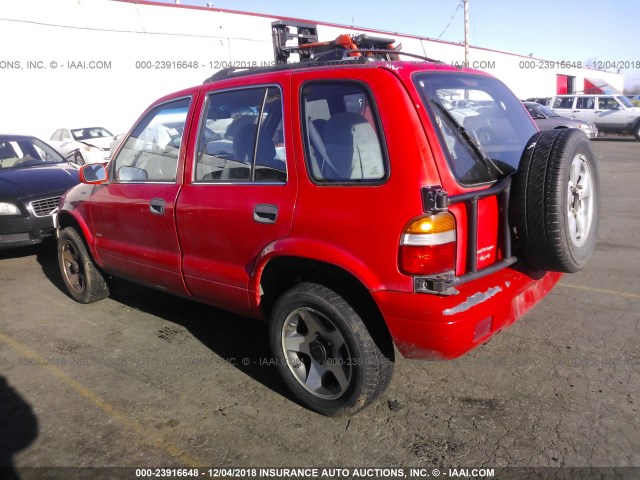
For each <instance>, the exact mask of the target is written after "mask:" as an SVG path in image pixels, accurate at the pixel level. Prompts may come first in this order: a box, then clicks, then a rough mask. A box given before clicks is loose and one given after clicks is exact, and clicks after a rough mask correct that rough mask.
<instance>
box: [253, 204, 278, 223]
mask: <svg viewBox="0 0 640 480" xmlns="http://www.w3.org/2000/svg"><path fill="white" fill-rule="evenodd" d="M277 218H278V207H277V206H275V205H267V204H264V203H259V204H258V205H256V206H255V208H254V209H253V219H254V220H255V221H256V222H258V223H276V219H277Z"/></svg>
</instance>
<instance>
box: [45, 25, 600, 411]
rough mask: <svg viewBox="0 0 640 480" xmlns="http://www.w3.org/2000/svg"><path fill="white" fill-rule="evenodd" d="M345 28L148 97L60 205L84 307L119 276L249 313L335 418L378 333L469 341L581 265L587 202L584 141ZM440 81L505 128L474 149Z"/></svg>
mask: <svg viewBox="0 0 640 480" xmlns="http://www.w3.org/2000/svg"><path fill="white" fill-rule="evenodd" d="M274 25H275V24H274ZM277 25H278V26H282V24H281V23H279V24H277ZM289 27H290V25H287V28H289ZM274 28H276V27H275V26H274ZM305 28H308V25H307V26H305ZM284 33H287V32H284ZM287 37H290V35H284V34H283V35H274V37H273V38H274V43H276V45H275V47H277V48H274V51H275V52H276V54H278V53H280V52H282V50H281V45H278V44H277V42H278V41H279V40H280V39H282V38H287ZM299 37H300V36H299ZM343 37H344V36H343ZM343 37H340V38H341V39H342V38H343ZM298 41H300V39H299V40H298ZM361 41H363V37H352V38H351V39H350V41H349V42H347V43H346V45H348V46H347V47H341V46H340V45H338V44H336V45H334V46H330V47H331V48H330V50H329V51H328V52H327V54H328V55H335V54H337V53H340V52H341V51H342V52H343V53H344V54H345V59H344V60H336V59H333V58H331V59H330V61H328V62H323V61H322V60H321V59H320V60H319V59H318V57H317V56H315V55H314V56H311V58H314V61H313V64H309V63H305V62H304V61H302V62H301V63H300V64H287V65H283V66H282V67H279V68H275V69H274V68H255V69H250V70H245V71H234V70H233V69H227V70H222V71H220V72H218V73H217V74H215V75H213V76H212V77H211V78H209V79H207V81H206V82H205V83H204V84H203V85H198V86H195V87H192V88H189V89H186V90H182V91H179V92H175V93H172V94H170V95H167V96H165V97H163V98H161V99H159V100H157V101H156V102H154V103H153V104H152V105H151V106H150V107H149V108H148V109H147V110H146V111H145V112H144V113H143V114H142V116H141V117H140V119H139V120H138V121H137V122H136V124H135V125H134V127H133V128H132V130H131V131H130V132H129V133H128V134H127V136H126V137H125V139H124V140H123V143H122V145H121V146H120V147H119V148H118V150H117V153H116V154H115V156H114V158H112V159H111V162H110V163H109V164H108V165H107V166H104V165H101V164H94V165H85V166H83V167H82V168H81V179H82V182H83V183H82V184H81V185H79V186H77V187H74V188H73V189H72V190H71V191H69V192H68V193H67V194H65V195H64V197H63V198H62V200H61V204H60V213H59V215H58V217H57V221H58V223H57V227H58V236H59V239H58V259H59V265H60V271H61V274H62V277H63V280H64V283H65V285H66V288H67V290H68V293H69V295H70V296H71V297H72V298H74V299H75V300H77V301H78V302H81V303H91V302H95V301H98V300H101V299H103V298H106V297H107V296H108V295H109V283H108V281H107V280H108V279H109V278H110V277H123V278H127V279H129V280H132V281H134V282H138V283H140V284H143V285H147V286H150V287H153V288H158V289H161V290H162V291H164V292H168V293H173V294H176V295H180V296H183V297H187V298H191V299H194V300H197V301H199V302H204V303H207V304H210V305H214V306H216V307H219V308H223V309H227V310H230V311H233V312H236V313H239V314H242V315H246V316H251V317H255V318H260V319H264V320H265V321H268V322H269V339H270V342H271V349H272V353H273V358H274V363H275V364H276V365H277V368H278V370H279V372H280V374H281V376H282V378H283V381H284V382H285V383H286V385H287V386H288V387H289V388H290V390H291V392H292V393H293V395H295V397H296V398H297V399H298V401H299V402H301V403H302V404H303V405H305V406H307V407H308V408H311V409H313V410H315V411H318V412H321V413H323V414H326V415H339V414H350V413H353V412H354V411H357V410H359V409H361V408H364V407H365V406H366V405H368V404H369V403H370V402H371V401H373V400H374V399H375V398H376V397H378V396H379V395H380V394H381V393H382V392H383V391H384V390H385V389H386V388H387V385H388V384H389V381H390V379H391V375H392V371H393V365H394V355H395V353H394V352H395V349H394V347H395V348H397V351H399V352H400V353H401V354H402V355H404V356H406V357H409V358H423V359H450V358H455V357H458V356H460V355H463V354H464V353H465V352H468V351H469V350H471V349H473V348H475V347H477V346H479V345H481V344H483V343H485V342H486V341H488V340H489V339H490V338H491V337H492V336H493V335H494V334H496V333H497V332H499V331H500V330H502V329H504V328H506V327H508V326H509V325H511V324H512V323H513V322H514V321H516V320H517V319H518V318H520V317H521V316H522V315H524V314H525V313H526V312H527V311H528V310H529V309H530V308H532V307H533V306H534V305H535V304H536V303H537V302H538V301H540V300H541V299H542V298H543V297H544V296H545V295H546V294H547V293H548V292H549V291H550V290H551V289H552V288H553V286H554V285H555V284H556V282H558V280H559V279H560V277H561V275H562V273H561V272H574V271H578V270H580V269H581V268H582V267H583V266H584V265H585V263H586V262H587V260H588V258H589V256H590V255H591V252H592V251H593V248H594V244H595V238H596V229H597V224H598V208H599V207H598V205H599V203H598V198H599V193H598V174H597V164H596V161H595V158H594V155H593V153H592V151H591V147H590V143H589V140H588V139H587V137H586V136H585V135H584V134H583V133H581V132H578V131H576V130H575V129H563V130H552V131H543V132H538V131H537V129H536V126H535V124H534V123H533V120H532V119H531V117H530V116H529V115H528V114H527V113H526V111H525V109H524V108H523V106H522V104H521V103H520V101H519V100H518V99H517V98H516V97H515V96H514V95H513V93H511V92H510V91H509V90H508V88H507V87H506V86H505V85H504V84H503V83H501V82H500V81H499V80H497V79H495V78H494V77H492V76H490V75H488V74H486V73H483V72H479V71H475V70H470V69H458V68H455V67H447V66H445V65H443V64H441V63H435V62H433V61H431V60H429V59H424V61H423V62H414V61H412V62H402V61H393V62H389V61H387V59H388V58H389V56H390V55H393V56H396V55H399V54H398V52H397V50H389V54H380V53H379V50H380V49H381V48H385V47H386V46H388V45H389V44H392V43H393V40H390V41H389V40H388V39H384V41H383V40H380V39H373V40H371V42H372V43H374V42H376V41H377V42H378V43H379V44H380V43H381V44H382V45H381V46H380V45H374V48H371V47H362V46H360V44H359V43H360V42H361ZM341 45H344V43H342V44H341ZM351 45H358V46H359V47H360V48H359V51H358V52H357V53H358V55H361V51H362V49H363V48H364V49H368V48H370V49H371V50H372V51H371V52H370V53H371V55H366V56H359V57H350V56H349V53H350V48H352V47H351ZM324 46H325V43H324V42H323V44H322V47H324ZM313 48H315V47H314V45H301V46H299V49H300V51H302V53H304V54H306V55H307V56H310V50H312V49H313ZM356 48H357V47H356ZM340 49H342V50H340ZM289 52H290V50H287V51H286V52H285V53H286V55H284V56H285V57H287V56H288V53H289ZM380 57H382V60H381V59H380ZM354 58H355V60H354ZM277 59H279V57H277ZM452 95H455V96H457V97H462V98H467V97H468V98H489V99H491V100H492V102H493V103H492V104H493V105H495V106H499V108H498V109H497V110H496V111H495V112H492V116H491V117H488V116H484V115H483V114H479V115H475V116H471V117H466V120H467V121H469V120H471V119H474V120H475V119H478V122H480V119H484V120H485V121H486V122H488V121H489V120H490V119H491V121H495V122H500V123H505V124H507V125H509V126H510V128H509V129H503V130H501V133H500V135H496V138H495V142H493V143H492V144H490V145H488V146H486V147H484V148H483V147H482V146H480V145H479V144H478V143H477V142H476V141H475V140H474V138H473V132H469V131H468V130H466V128H465V127H464V126H462V125H460V124H459V123H458V121H457V120H456V117H455V116H454V115H453V114H452V113H451V112H450V111H449V110H448V108H447V107H446V106H445V104H446V99H447V98H451V96H452ZM388 99H393V101H388ZM491 108H493V107H491ZM171 115H172V120H171V122H168V121H166V120H165V119H167V118H168V117H169V116H171ZM230 115H231V117H233V120H232V121H230V122H228V121H227V122H216V121H217V120H221V119H229V118H231V117H230ZM178 116H179V117H180V119H179V120H178V119H177V118H176V117H178ZM176 122H179V123H180V125H181V126H182V128H179V125H176ZM169 123H171V124H170V125H169ZM214 124H215V125H216V127H215V128H216V129H218V130H219V131H217V132H216V131H215V130H213V131H214V133H215V134H216V135H218V136H217V137H211V139H210V138H209V136H208V134H207V128H209V129H211V128H212V126H213V125H214ZM221 124H224V125H225V126H224V127H223V126H221ZM482 126H483V125H477V127H479V128H481V127H482ZM549 145H554V148H553V149H551V148H549ZM516 231H517V234H516V233H515V232H516ZM203 321H207V320H206V319H203ZM210 321H215V320H210ZM248 334H251V332H248Z"/></svg>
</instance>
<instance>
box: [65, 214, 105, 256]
mask: <svg viewBox="0 0 640 480" xmlns="http://www.w3.org/2000/svg"><path fill="white" fill-rule="evenodd" d="M56 224H57V225H56V226H57V228H58V230H63V229H65V228H67V227H73V228H75V229H76V231H77V232H78V234H79V235H80V238H82V240H83V242H84V244H85V246H86V247H87V249H88V250H89V254H90V255H91V258H92V259H93V261H94V262H95V263H96V264H97V265H100V266H102V264H101V263H100V261H99V258H98V255H97V254H96V251H95V248H94V241H93V240H94V238H93V235H92V234H91V229H90V228H89V226H88V225H87V224H86V222H85V221H84V219H83V218H82V217H80V218H78V217H77V216H76V215H73V214H72V213H71V212H69V211H68V210H62V211H61V212H60V213H58V218H57V221H56Z"/></svg>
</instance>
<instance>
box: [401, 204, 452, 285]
mask: <svg viewBox="0 0 640 480" xmlns="http://www.w3.org/2000/svg"><path fill="white" fill-rule="evenodd" d="M455 260H456V221H455V218H454V216H453V215H452V214H451V213H450V212H442V213H438V214H435V215H426V216H423V217H420V218H418V219H416V220H414V221H412V222H411V223H410V224H409V225H407V226H406V227H405V229H404V231H403V232H402V237H401V238H400V254H399V264H400V270H401V271H402V273H405V274H407V275H412V276H423V275H436V274H439V273H444V272H448V271H451V270H454V267H455Z"/></svg>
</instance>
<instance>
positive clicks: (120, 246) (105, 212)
mask: <svg viewBox="0 0 640 480" xmlns="http://www.w3.org/2000/svg"><path fill="white" fill-rule="evenodd" d="M191 100H192V99H191V97H190V96H187V97H183V98H179V99H176V100H171V101H168V102H166V103H163V104H160V105H158V106H156V107H154V108H152V109H151V110H150V111H149V112H148V113H147V114H146V115H144V117H143V118H142V119H141V120H140V121H139V122H138V124H137V125H136V126H135V127H134V128H133V130H132V132H131V134H130V135H129V136H128V137H127V138H126V139H125V140H124V143H123V145H122V148H121V149H120V150H119V152H118V155H117V156H116V157H115V158H114V159H113V160H112V162H111V164H110V169H109V178H110V181H109V183H107V184H103V185H98V186H96V187H95V189H94V192H93V194H92V196H91V214H92V219H93V225H94V230H95V237H96V250H97V252H98V256H99V258H100V261H101V262H102V263H103V265H104V268H105V269H106V270H107V271H108V272H110V273H113V274H115V275H118V276H122V277H124V278H128V279H130V280H133V281H136V282H139V283H143V284H146V285H149V286H153V287H156V288H159V289H162V290H167V291H170V292H172V293H177V294H186V293H187V292H186V290H185V288H184V284H183V281H182V277H181V274H180V263H181V254H180V247H179V245H178V237H177V233H176V226H175V202H176V198H177V195H178V192H179V190H180V188H181V183H182V182H181V180H180V179H181V171H182V168H181V166H182V163H183V162H182V161H181V160H182V158H183V157H184V155H185V150H186V149H185V147H184V144H185V142H184V140H186V138H185V131H186V129H185V125H186V124H188V122H189V119H190V116H189V113H188V112H189V105H190V103H191Z"/></svg>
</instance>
